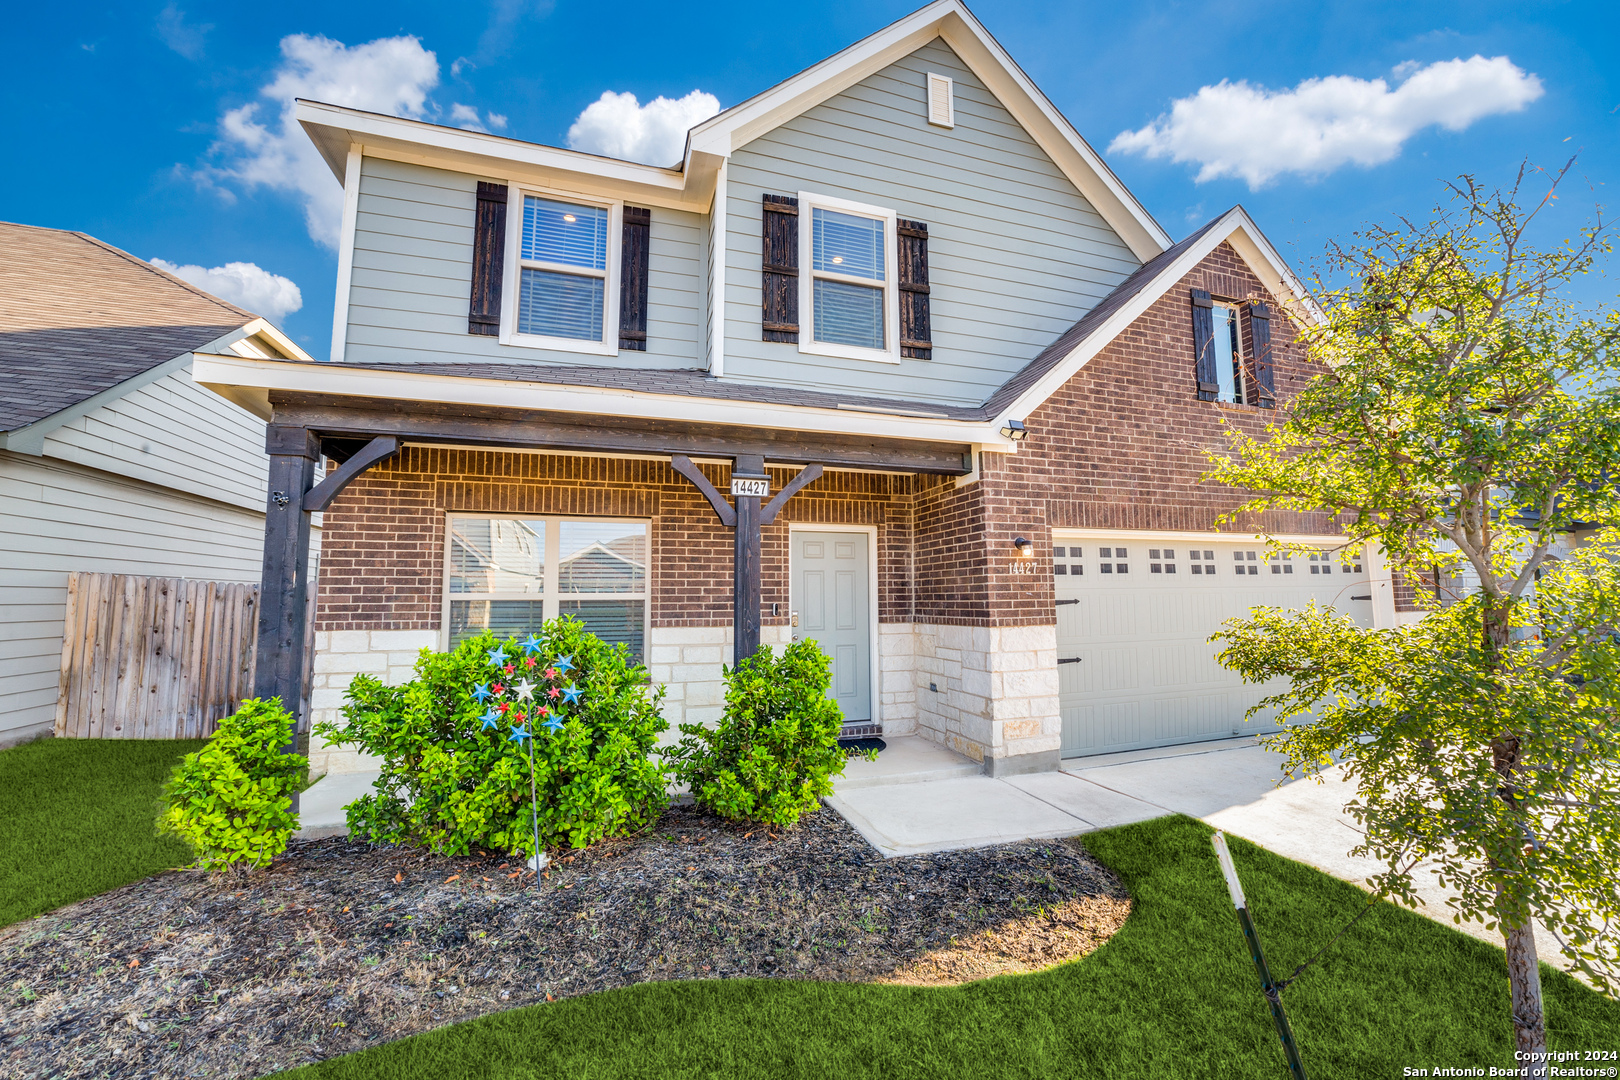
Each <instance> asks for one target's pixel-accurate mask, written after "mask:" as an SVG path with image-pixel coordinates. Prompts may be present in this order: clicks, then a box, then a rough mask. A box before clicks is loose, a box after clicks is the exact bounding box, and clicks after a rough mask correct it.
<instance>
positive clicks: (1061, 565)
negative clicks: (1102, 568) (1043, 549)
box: [1052, 547, 1086, 577]
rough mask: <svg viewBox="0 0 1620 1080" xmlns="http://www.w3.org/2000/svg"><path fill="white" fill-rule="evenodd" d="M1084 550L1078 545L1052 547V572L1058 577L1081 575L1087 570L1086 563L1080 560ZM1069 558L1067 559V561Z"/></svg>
mask: <svg viewBox="0 0 1620 1080" xmlns="http://www.w3.org/2000/svg"><path fill="white" fill-rule="evenodd" d="M1083 554H1084V552H1083V551H1082V550H1081V549H1080V548H1077V547H1055V548H1053V549H1052V573H1054V574H1056V575H1057V576H1058V577H1070V576H1073V577H1079V576H1080V575H1082V574H1084V573H1085V572H1086V565H1085V563H1083V562H1081V561H1080V556H1081V555H1083ZM1065 560H1067V561H1065Z"/></svg>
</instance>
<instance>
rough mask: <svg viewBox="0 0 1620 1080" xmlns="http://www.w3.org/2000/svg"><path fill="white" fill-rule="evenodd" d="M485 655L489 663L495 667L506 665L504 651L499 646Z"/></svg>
mask: <svg viewBox="0 0 1620 1080" xmlns="http://www.w3.org/2000/svg"><path fill="white" fill-rule="evenodd" d="M485 655H487V656H488V657H489V662H490V663H491V664H493V665H494V666H495V667H500V666H501V665H502V664H504V663H506V649H505V648H504V647H502V646H500V645H497V646H495V647H494V648H493V649H491V650H489V652H488V653H487V654H485Z"/></svg>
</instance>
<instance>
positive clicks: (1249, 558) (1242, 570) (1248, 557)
mask: <svg viewBox="0 0 1620 1080" xmlns="http://www.w3.org/2000/svg"><path fill="white" fill-rule="evenodd" d="M1232 558H1233V559H1234V560H1235V561H1236V563H1237V565H1236V566H1234V567H1233V568H1232V569H1233V570H1234V571H1236V572H1237V574H1238V575H1239V576H1240V577H1241V576H1242V575H1244V574H1247V575H1249V576H1250V577H1253V576H1254V575H1256V574H1258V573H1259V572H1260V567H1259V566H1258V565H1256V564H1257V563H1258V562H1259V558H1258V556H1256V554H1255V553H1254V552H1252V551H1234V552H1232Z"/></svg>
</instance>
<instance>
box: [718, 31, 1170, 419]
mask: <svg viewBox="0 0 1620 1080" xmlns="http://www.w3.org/2000/svg"><path fill="white" fill-rule="evenodd" d="M931 71H932V72H936V73H938V74H941V75H948V76H950V77H951V78H952V79H954V80H956V85H955V91H956V126H955V127H954V128H952V129H943V128H937V127H931V126H930V125H929V124H928V122H927V116H926V112H925V94H926V87H927V75H928V72H931ZM801 190H803V191H811V192H814V193H816V194H821V195H828V196H832V197H835V198H842V199H849V200H852V201H856V202H862V203H867V204H871V205H876V206H883V207H890V208H892V209H894V210H895V211H896V212H897V213H898V214H899V216H900V217H902V218H910V219H912V220H916V221H922V222H925V223H926V224H927V225H928V231H929V240H928V258H929V280H930V285H931V288H932V294H931V297H930V299H931V307H932V328H933V344H934V348H933V357H932V359H930V360H904V361H902V362H901V363H900V364H899V365H892V364H880V363H874V362H870V361H863V360H846V359H839V358H835V357H826V356H817V355H813V354H807V353H801V352H799V350H798V346H796V345H784V344H777V343H773V342H765V341H761V340H760V300H761V297H760V259H761V247H760V197H761V195H763V194H765V193H767V192H769V193H771V194H777V195H792V194H796V193H798V192H799V191H801ZM727 193H728V197H727V200H726V204H727V214H726V229H727V246H728V252H727V268H726V311H725V315H726V340H725V374H726V376H727V377H730V378H736V379H738V380H741V381H746V382H755V383H772V384H779V385H789V386H803V387H813V388H817V389H835V390H843V391H849V392H856V393H867V394H873V395H876V396H888V397H897V398H908V399H913V400H919V399H920V400H928V401H939V402H944V403H952V404H976V403H978V402H980V401H982V400H984V399H985V398H986V397H988V396H989V394H990V393H991V391H993V390H994V389H995V388H996V387H997V386H999V385H1000V384H1001V383H1002V382H1004V381H1005V380H1006V379H1007V377H1008V376H1009V375H1011V374H1012V373H1013V372H1014V371H1016V370H1018V369H1019V368H1021V367H1023V366H1024V364H1026V363H1028V362H1029V361H1030V360H1031V359H1033V358H1034V357H1035V355H1036V354H1037V353H1039V352H1040V351H1041V350H1042V349H1044V348H1045V347H1046V346H1048V345H1050V344H1051V343H1052V341H1053V340H1054V339H1055V338H1056V337H1057V336H1058V335H1059V334H1061V333H1062V332H1063V331H1064V330H1066V329H1068V328H1069V326H1071V325H1072V324H1073V323H1074V322H1075V321H1076V320H1078V319H1079V318H1080V316H1082V315H1084V314H1085V313H1086V312H1087V311H1089V310H1090V309H1091V308H1092V307H1093V306H1094V305H1095V304H1096V303H1097V301H1098V300H1100V299H1101V298H1102V297H1104V296H1105V295H1107V294H1108V293H1109V292H1110V291H1111V290H1112V289H1113V288H1114V286H1115V285H1117V284H1118V283H1119V282H1120V281H1122V280H1124V278H1125V277H1127V276H1128V275H1129V274H1130V273H1131V272H1132V271H1133V270H1135V269H1136V267H1137V266H1138V265H1140V262H1139V260H1138V259H1137V258H1136V257H1135V256H1134V255H1132V254H1131V251H1130V249H1129V248H1127V247H1126V246H1125V243H1124V242H1123V241H1122V240H1121V239H1120V238H1119V237H1118V235H1116V234H1115V233H1114V231H1113V230H1112V229H1111V228H1110V227H1109V226H1108V224H1107V223H1106V222H1104V221H1103V219H1102V217H1101V216H1100V215H1099V214H1098V213H1097V212H1096V211H1095V210H1094V209H1093V208H1092V207H1091V205H1090V203H1088V202H1087V201H1086V199H1085V198H1084V197H1083V196H1082V195H1081V194H1080V192H1079V191H1078V190H1077V189H1076V188H1075V187H1074V185H1073V184H1072V183H1070V182H1069V180H1068V179H1067V178H1066V177H1064V175H1063V174H1062V173H1061V172H1060V171H1059V170H1058V168H1057V166H1056V165H1055V164H1054V163H1053V162H1052V160H1051V159H1050V158H1048V157H1047V156H1046V154H1045V152H1044V151H1042V150H1041V149H1040V147H1039V146H1037V145H1036V143H1035V141H1034V140H1033V139H1032V138H1030V136H1029V134H1028V133H1027V132H1025V131H1024V129H1023V128H1022V127H1020V126H1019V124H1018V122H1017V121H1016V120H1014V119H1013V117H1012V115H1011V114H1010V113H1009V112H1007V110H1006V109H1005V108H1004V107H1003V106H1002V105H1001V103H1000V102H999V101H998V100H997V99H996V98H995V96H994V95H992V94H991V93H990V91H989V90H987V89H986V88H985V87H984V85H983V84H982V83H981V82H980V81H979V80H978V79H977V78H976V77H975V76H974V75H973V73H972V72H971V71H969V69H968V68H967V66H966V65H965V64H963V63H962V61H961V60H960V58H958V57H957V55H956V54H955V52H953V51H952V50H951V49H950V47H949V46H947V45H946V44H945V43H944V42H943V41H940V40H937V39H936V40H935V41H933V42H931V43H930V44H928V45H926V46H924V47H923V48H921V49H919V50H918V51H917V52H915V53H913V54H911V55H910V56H908V57H906V58H905V59H904V60H901V61H899V62H897V63H895V64H893V65H891V66H889V67H888V68H885V69H884V70H883V71H880V72H878V73H876V74H875V75H872V76H871V77H869V78H867V79H865V80H864V81H862V82H860V83H858V84H857V85H855V86H853V87H851V88H850V89H849V90H847V91H845V92H844V93H842V94H839V95H837V96H836V97H834V98H832V99H831V100H829V101H826V102H824V103H822V104H821V105H818V106H816V107H815V108H814V109H811V110H809V111H808V112H806V113H804V114H803V115H801V116H799V117H797V118H795V119H793V120H791V121H789V122H788V123H786V124H784V125H782V126H781V127H779V128H776V129H775V130H773V131H771V132H770V133H768V134H766V135H764V136H761V137H760V138H759V139H756V140H754V141H753V142H751V143H749V144H748V145H747V146H745V147H743V148H741V149H740V150H738V151H736V152H735V153H734V154H733V155H732V157H731V160H730V164H729V167H728V176H727ZM800 326H801V335H805V334H807V333H808V326H809V322H808V313H807V312H802V311H801V312H800Z"/></svg>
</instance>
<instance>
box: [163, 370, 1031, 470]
mask: <svg viewBox="0 0 1620 1080" xmlns="http://www.w3.org/2000/svg"><path fill="white" fill-rule="evenodd" d="M194 355H195V357H196V359H195V362H194V367H193V378H194V379H195V380H196V381H197V382H198V383H199V384H200V385H203V386H207V387H208V388H209V389H211V390H213V391H214V392H215V393H218V394H221V395H222V396H224V397H227V398H229V399H230V400H232V401H235V402H236V403H237V404H239V405H242V407H243V408H246V409H249V410H250V411H252V412H255V413H257V414H258V415H259V416H261V417H263V418H265V419H269V418H270V416H271V415H272V411H271V408H270V403H269V391H270V390H273V389H275V390H280V389H286V390H298V391H300V392H303V393H310V394H336V395H339V396H350V397H384V398H390V399H393V400H395V401H420V402H435V403H441V404H447V405H504V406H508V407H511V408H515V409H536V410H543V411H547V412H564V413H583V414H587V415H596V414H603V415H608V416H623V417H635V418H642V419H658V420H684V421H692V422H696V423H712V424H732V425H740V426H744V427H748V428H752V429H755V430H770V429H773V428H774V429H777V430H781V431H812V432H828V433H840V434H847V435H871V436H876V437H878V438H898V439H922V440H929V441H940V442H957V443H982V444H983V447H982V448H983V449H985V450H1001V451H1006V452H1008V453H1014V452H1016V450H1017V445H1016V444H1015V443H1012V442H1011V441H1010V440H1008V439H1006V438H1003V437H1002V435H1001V431H1000V429H999V426H998V425H997V424H993V423H984V422H979V421H965V420H935V419H930V418H927V417H913V416H899V415H886V414H880V413H868V412H858V411H856V410H854V409H835V408H822V407H819V406H815V407H812V406H805V405H772V404H766V403H763V402H758V401H730V400H725V399H721V398H699V397H693V396H690V395H685V394H644V393H637V392H635V391H630V390H619V389H605V388H601V387H589V386H565V385H559V384H552V383H530V382H521V381H518V380H508V379H479V378H473V377H471V376H461V375H438V374H416V373H414V372H409V371H375V370H371V369H369V368H361V367H351V366H349V365H346V364H342V365H340V364H311V363H292V362H288V361H285V360H250V359H247V358H245V357H241V356H236V355H234V354H232V355H219V354H202V353H197V354H194ZM806 464H807V463H806Z"/></svg>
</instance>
